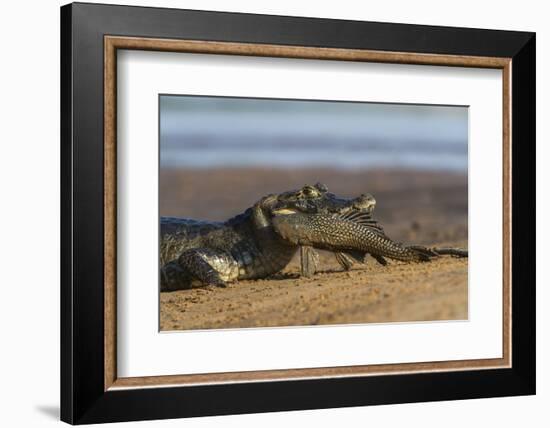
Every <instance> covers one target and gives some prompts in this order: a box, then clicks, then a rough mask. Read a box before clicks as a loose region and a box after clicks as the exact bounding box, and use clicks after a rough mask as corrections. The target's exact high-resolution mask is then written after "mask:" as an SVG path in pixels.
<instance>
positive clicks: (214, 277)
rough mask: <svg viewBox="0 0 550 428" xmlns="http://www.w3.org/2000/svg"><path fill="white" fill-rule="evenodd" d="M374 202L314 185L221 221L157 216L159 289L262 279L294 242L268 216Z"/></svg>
mask: <svg viewBox="0 0 550 428" xmlns="http://www.w3.org/2000/svg"><path fill="white" fill-rule="evenodd" d="M374 203H375V201H374V198H372V197H371V196H370V195H362V196H360V197H359V198H356V199H352V200H351V199H342V198H337V197H336V196H335V195H333V194H331V193H328V191H327V189H326V187H325V186H323V185H321V184H317V185H315V186H304V187H303V188H302V189H300V190H298V191H291V192H285V193H281V194H279V195H269V196H267V197H265V198H263V199H261V200H260V201H259V202H257V203H256V204H255V205H254V206H253V207H252V208H249V209H248V210H246V211H245V212H244V213H242V214H240V215H238V216H236V217H234V218H232V219H230V220H228V221H226V222H201V221H196V220H190V219H183V218H172V217H162V218H161V233H160V234H161V238H160V266H161V270H160V285H161V291H172V290H179V289H187V288H192V287H197V286H202V285H208V284H212V285H218V286H225V284H226V283H228V282H232V281H237V280H241V279H258V278H266V277H268V276H270V275H273V274H275V273H277V272H280V271H281V270H283V269H284V268H285V266H286V265H287V264H288V263H289V262H290V260H291V259H292V257H293V256H294V254H295V253H296V251H297V249H298V247H299V246H298V245H296V244H294V243H292V242H289V241H288V240H285V239H284V238H282V237H281V236H280V235H279V234H277V233H276V232H275V231H274V229H273V219H275V218H277V217H278V216H279V215H285V214H287V213H295V212H301V213H304V214H305V213H330V212H348V211H350V210H363V211H368V210H370V209H372V208H373V207H374ZM310 269H311V268H310ZM309 273H311V272H310V270H308V274H309Z"/></svg>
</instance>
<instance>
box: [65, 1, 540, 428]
mask: <svg viewBox="0 0 550 428" xmlns="http://www.w3.org/2000/svg"><path fill="white" fill-rule="evenodd" d="M61 14H62V16H61V25H62V44H61V50H62V63H61V72H62V81H61V87H62V94H61V99H62V127H61V130H62V183H61V187H62V198H61V200H62V206H61V213H62V224H61V229H62V238H61V241H62V242H61V243H62V260H61V263H62V265H61V275H62V302H61V311H62V313H61V317H62V336H61V339H62V340H61V355H62V366H61V373H62V408H61V410H62V419H63V420H65V421H68V422H73V423H90V422H105V421H115V420H138V419H151V418H170V417H181V416H196V415H207V414H210V415H213V414H227V413H246V412H262V411H273V410H291V409H306V408H320V407H340V406H353V405H366V404H382V403H399V402H411V401H427V400H445V399H461V398H475V397H488V396H503V395H521V394H530V393H534V388H535V376H534V373H535V322H534V320H535V259H534V255H535V253H534V248H535V245H534V244H535V233H534V228H535V222H534V212H535V196H534V195H535V182H534V178H535V134H534V133H535V114H534V113H535V112H534V109H535V37H534V34H532V33H519V32H504V31H487V30H467V29H458V28H443V27H427V26H410V25H399V24H380V23H361V22H352V21H337V20H322V19H307V18H290V17H275V16H265V15H263V16H262V15H247V14H227V13H217V12H196V11H182V10H170V9H153V8H136V7H122V6H103V5H87V4H77V5H72V6H67V7H65V8H64V9H62V12H61ZM104 34H111V35H128V36H145V37H147V36H148V37H161V38H183V39H196V40H219V41H235V42H257V43H270V44H289V45H312V46H325V47H342V48H360V49H378V50H393V51H403V52H422V53H441V54H459V55H479V56H501V57H513V58H514V61H513V84H512V109H513V123H512V164H513V180H514V181H513V190H512V203H513V206H519V207H521V210H514V211H513V214H512V218H513V233H512V241H513V254H512V260H513V261H512V264H513V281H512V283H513V292H512V293H513V294H512V303H513V309H512V318H513V333H512V334H513V340H514V341H513V350H512V355H513V368H512V369H507V370H490V371H480V372H476V371H469V372H453V373H429V374H414V375H397V376H386V377H384V376H378V377H371V378H366V379H361V378H354V379H331V380H308V381H292V382H270V383H255V384H242V385H220V386H209V387H193V388H165V389H164V388H161V389H147V390H137V391H136V390H134V391H116V392H113V391H109V392H107V393H105V394H104V393H103V293H102V291H103V290H102V285H103V238H102V237H103V144H102V143H103V35H104ZM77 52H78V53H79V54H78V55H75V53H77ZM71 117H72V123H71V120H70V119H71ZM518 141H521V144H518ZM514 142H515V144H514ZM71 177H72V181H71ZM71 224H72V227H71ZM71 260H72V263H71ZM518 285H519V286H518ZM519 314H521V317H519V316H518V315H519ZM71 321H72V322H71ZM314 391H315V393H313V392H314ZM212 403H216V404H215V406H213V405H212Z"/></svg>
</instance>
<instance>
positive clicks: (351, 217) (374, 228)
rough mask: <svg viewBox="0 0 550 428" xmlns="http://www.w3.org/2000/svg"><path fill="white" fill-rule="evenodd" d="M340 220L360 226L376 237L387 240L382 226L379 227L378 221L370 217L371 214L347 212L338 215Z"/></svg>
mask: <svg viewBox="0 0 550 428" xmlns="http://www.w3.org/2000/svg"><path fill="white" fill-rule="evenodd" d="M340 218H341V219H343V220H348V221H352V222H354V223H357V224H360V225H362V226H364V227H366V228H368V229H369V230H370V231H371V232H373V233H376V234H377V235H378V236H381V237H383V238H388V236H387V235H386V233H385V232H384V229H383V228H382V226H380V224H379V223H378V221H376V220H375V219H374V218H373V217H372V214H371V213H369V212H367V211H348V212H347V213H345V214H342V215H340ZM388 239H389V238H388Z"/></svg>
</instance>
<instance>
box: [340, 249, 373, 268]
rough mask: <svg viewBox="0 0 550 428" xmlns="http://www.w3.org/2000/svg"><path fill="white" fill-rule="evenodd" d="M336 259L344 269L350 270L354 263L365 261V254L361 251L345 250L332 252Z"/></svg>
mask: <svg viewBox="0 0 550 428" xmlns="http://www.w3.org/2000/svg"><path fill="white" fill-rule="evenodd" d="M334 256H335V257H336V260H337V261H338V263H340V266H342V267H343V268H344V269H345V270H350V269H351V267H352V266H353V264H354V263H361V264H364V263H365V256H366V254H365V253H363V252H361V251H354V250H350V251H346V252H345V253H344V252H338V253H334Z"/></svg>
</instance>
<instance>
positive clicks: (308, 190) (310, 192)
mask: <svg viewBox="0 0 550 428" xmlns="http://www.w3.org/2000/svg"><path fill="white" fill-rule="evenodd" d="M302 193H303V194H304V196H306V197H307V198H316V197H317V196H319V191H318V190H317V189H316V188H315V187H311V186H306V187H304V188H303V189H302Z"/></svg>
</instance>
